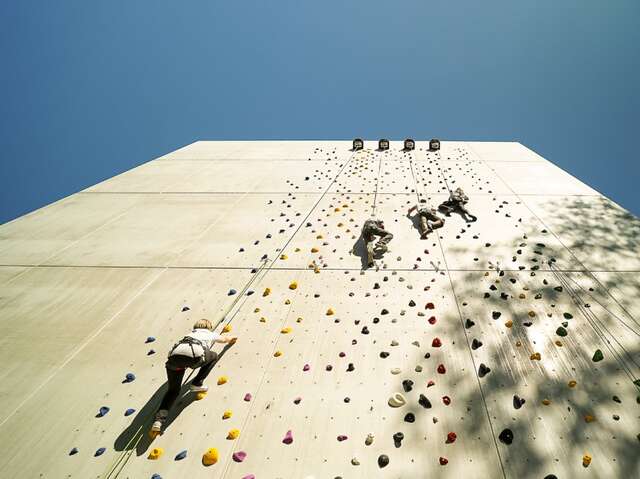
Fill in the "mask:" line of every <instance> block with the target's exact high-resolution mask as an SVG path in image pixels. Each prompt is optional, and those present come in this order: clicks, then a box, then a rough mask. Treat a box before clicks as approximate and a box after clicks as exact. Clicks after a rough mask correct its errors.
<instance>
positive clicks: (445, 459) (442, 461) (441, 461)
mask: <svg viewBox="0 0 640 479" xmlns="http://www.w3.org/2000/svg"><path fill="white" fill-rule="evenodd" d="M447 464H449V460H448V459H447V458H446V457H440V465H441V466H446V465H447Z"/></svg>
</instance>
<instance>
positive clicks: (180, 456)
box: [174, 449, 187, 461]
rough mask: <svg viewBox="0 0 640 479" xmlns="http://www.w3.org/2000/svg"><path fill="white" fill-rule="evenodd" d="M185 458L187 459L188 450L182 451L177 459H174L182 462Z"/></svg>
mask: <svg viewBox="0 0 640 479" xmlns="http://www.w3.org/2000/svg"><path fill="white" fill-rule="evenodd" d="M185 457H187V450H186V449H185V450H184V451H180V452H179V453H178V454H177V455H176V457H175V458H174V459H175V460H176V461H182V460H183V459H184V458H185Z"/></svg>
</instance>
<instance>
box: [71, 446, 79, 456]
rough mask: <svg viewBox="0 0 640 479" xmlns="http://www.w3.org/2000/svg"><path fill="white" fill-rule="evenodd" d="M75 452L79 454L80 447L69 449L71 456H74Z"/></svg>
mask: <svg viewBox="0 0 640 479" xmlns="http://www.w3.org/2000/svg"><path fill="white" fill-rule="evenodd" d="M75 454H78V448H77V447H74V448H72V449H71V450H70V451H69V455H70V456H73V455H75Z"/></svg>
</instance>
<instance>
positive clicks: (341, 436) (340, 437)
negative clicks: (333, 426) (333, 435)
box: [338, 434, 347, 442]
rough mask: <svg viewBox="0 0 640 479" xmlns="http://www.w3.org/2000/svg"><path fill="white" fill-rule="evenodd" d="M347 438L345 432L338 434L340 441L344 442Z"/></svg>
mask: <svg viewBox="0 0 640 479" xmlns="http://www.w3.org/2000/svg"><path fill="white" fill-rule="evenodd" d="M346 440H347V436H345V435H344V434H340V435H339V436H338V441H340V442H342V441H346Z"/></svg>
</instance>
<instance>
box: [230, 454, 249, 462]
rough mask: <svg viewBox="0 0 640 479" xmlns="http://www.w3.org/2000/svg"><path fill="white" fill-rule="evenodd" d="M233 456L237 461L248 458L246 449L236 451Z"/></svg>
mask: <svg viewBox="0 0 640 479" xmlns="http://www.w3.org/2000/svg"><path fill="white" fill-rule="evenodd" d="M231 457H233V460H234V461H236V462H242V461H244V460H245V459H246V457H247V453H246V452H244V451H238V452H234V453H233V456H231Z"/></svg>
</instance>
